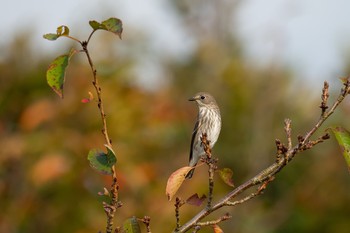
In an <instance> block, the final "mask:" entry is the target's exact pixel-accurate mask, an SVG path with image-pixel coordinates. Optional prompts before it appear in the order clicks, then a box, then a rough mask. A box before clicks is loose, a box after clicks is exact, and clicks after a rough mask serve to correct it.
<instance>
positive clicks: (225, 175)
mask: <svg viewBox="0 0 350 233" xmlns="http://www.w3.org/2000/svg"><path fill="white" fill-rule="evenodd" d="M218 172H219V175H220V178H221V179H222V180H223V181H224V182H225V184H227V185H229V186H231V187H234V186H235V185H234V184H233V179H232V175H233V172H232V170H231V169H230V168H223V169H221V170H219V171H218Z"/></svg>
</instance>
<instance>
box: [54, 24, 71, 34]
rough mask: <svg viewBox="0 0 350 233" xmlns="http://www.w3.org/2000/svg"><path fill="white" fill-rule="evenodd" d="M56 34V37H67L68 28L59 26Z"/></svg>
mask: <svg viewBox="0 0 350 233" xmlns="http://www.w3.org/2000/svg"><path fill="white" fill-rule="evenodd" d="M56 33H57V35H58V36H68V35H69V28H68V27H67V26H65V25H61V26H59V27H58V28H57V30H56Z"/></svg>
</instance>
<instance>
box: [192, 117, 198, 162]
mask: <svg viewBox="0 0 350 233" xmlns="http://www.w3.org/2000/svg"><path fill="white" fill-rule="evenodd" d="M199 128H200V125H199V121H198V120H197V121H196V124H195V125H194V129H193V132H192V138H191V150H190V161H191V160H192V157H193V144H194V141H195V138H196V135H197V132H198V129H199Z"/></svg>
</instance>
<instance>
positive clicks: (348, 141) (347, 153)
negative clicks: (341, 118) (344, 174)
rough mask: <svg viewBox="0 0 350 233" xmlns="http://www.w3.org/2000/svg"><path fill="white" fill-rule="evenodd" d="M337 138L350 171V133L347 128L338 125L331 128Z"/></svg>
mask: <svg viewBox="0 0 350 233" xmlns="http://www.w3.org/2000/svg"><path fill="white" fill-rule="evenodd" d="M330 129H331V130H332V132H333V133H334V135H335V138H336V139H337V141H338V143H339V146H340V148H341V151H342V153H343V156H344V158H345V161H346V163H347V165H348V169H349V171H350V133H349V131H347V130H346V129H344V128H342V127H340V126H338V127H331V128H330Z"/></svg>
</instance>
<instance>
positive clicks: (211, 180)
mask: <svg viewBox="0 0 350 233" xmlns="http://www.w3.org/2000/svg"><path fill="white" fill-rule="evenodd" d="M201 143H202V146H203V149H204V151H205V154H206V158H205V162H206V164H207V165H208V166H209V169H208V173H209V191H208V202H207V208H208V209H210V208H211V205H212V200H213V191H214V173H215V170H216V162H217V159H215V158H212V156H211V148H210V141H209V140H207V134H206V133H203V134H202V137H201Z"/></svg>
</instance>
